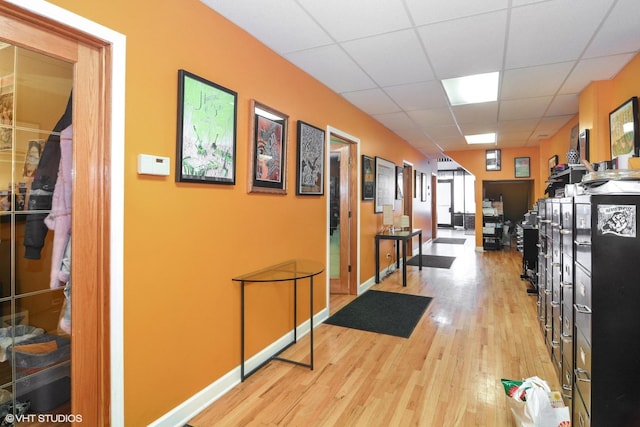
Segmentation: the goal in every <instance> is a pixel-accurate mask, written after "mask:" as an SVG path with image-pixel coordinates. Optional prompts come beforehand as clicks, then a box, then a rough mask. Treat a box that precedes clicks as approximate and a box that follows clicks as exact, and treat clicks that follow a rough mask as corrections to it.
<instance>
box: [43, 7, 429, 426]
mask: <svg viewBox="0 0 640 427" xmlns="http://www.w3.org/2000/svg"><path fill="white" fill-rule="evenodd" d="M53 3H56V4H57V5H59V6H61V7H63V8H66V9H68V10H71V11H72V12H74V13H77V14H79V15H82V16H84V17H86V18H88V19H90V20H92V21H95V22H97V23H100V24H102V25H105V26H107V27H109V28H112V29H113V30H115V31H118V32H120V33H122V34H124V35H126V37H127V67H126V130H125V137H126V141H125V170H124V171H123V173H124V179H125V192H126V193H125V196H124V197H125V214H124V222H125V238H124V259H125V263H124V264H125V265H124V322H125V323H124V334H125V338H124V364H125V366H124V370H125V390H124V396H125V419H126V424H127V425H132V426H138V425H147V424H148V423H149V422H152V421H154V420H156V419H158V418H159V417H161V416H162V415H164V414H166V413H167V412H168V411H170V410H172V409H173V408H175V407H176V406H177V405H179V404H180V403H182V402H184V401H185V400H186V399H188V398H190V397H192V396H193V395H194V394H195V393H197V392H199V391H201V390H202V389H204V388H205V387H206V386H208V385H210V384H211V383H213V382H215V381H216V380H218V379H220V378H221V377H222V376H223V375H225V374H227V373H228V372H230V371H232V370H233V369H235V368H236V367H237V366H238V364H239V359H240V333H239V328H240V290H239V286H238V285H237V284H236V283H234V282H232V281H231V278H232V277H234V276H237V275H240V274H243V273H246V272H249V271H252V270H255V269H258V268H262V267H264V266H268V265H270V264H274V263H277V262H281V261H283V260H286V259H290V258H294V257H305V258H310V259H315V260H319V261H322V262H324V260H325V257H326V251H327V247H326V238H327V237H326V236H327V233H328V231H327V217H326V210H327V208H326V196H323V197H309V196H306V197H300V196H296V195H295V159H296V151H295V141H296V126H295V123H296V121H297V120H299V119H300V120H304V121H306V122H308V123H311V124H313V125H315V126H318V127H321V128H326V126H327V125H331V126H333V127H335V128H337V129H340V130H341V131H343V132H346V133H348V134H350V135H352V136H354V137H357V138H359V139H360V140H361V144H360V145H361V153H362V154H367V155H370V156H382V157H384V158H386V159H387V160H390V161H393V162H395V163H396V164H397V165H401V164H402V162H403V161H408V162H410V163H412V164H413V165H414V168H416V169H418V170H421V171H424V172H427V173H428V174H430V173H431V172H432V171H433V169H434V167H435V162H433V161H432V162H431V164H429V163H428V161H427V159H426V157H425V156H424V155H422V154H421V153H420V152H418V151H417V150H415V149H413V148H411V147H410V146H409V145H408V144H406V143H405V142H404V141H402V140H400V139H399V138H398V137H397V136H396V135H395V134H393V133H391V132H390V131H389V130H387V129H386V128H384V127H383V126H381V125H380V124H379V123H378V122H376V121H374V120H373V119H371V118H370V117H368V116H367V115H365V114H364V113H362V112H361V111H359V110H357V109H356V108H355V107H353V106H352V105H351V104H349V103H347V102H346V101H345V100H343V99H342V98H341V97H339V96H338V95H336V94H335V93H333V92H332V91H330V90H329V89H328V88H327V87H325V86H323V85H322V84H320V83H319V82H317V81H316V80H314V79H312V78H311V77H310V76H309V75H307V74H305V73H303V72H301V71H300V70H298V69H297V68H295V67H294V66H293V65H292V64H291V63H289V62H287V61H285V60H283V59H282V58H280V57H279V56H277V55H276V54H275V53H274V52H273V51H271V50H270V49H267V48H266V47H264V46H263V45H262V44H260V43H259V42H257V41H256V40H255V39H254V38H252V37H251V36H249V35H248V34H246V33H245V32H243V31H241V30H239V29H238V28H237V27H235V26H234V25H232V24H231V23H230V22H228V21H227V20H225V19H223V18H222V17H220V16H219V15H217V14H216V13H215V12H213V11H211V10H210V9H209V8H207V7H206V6H204V5H203V4H202V3H200V2H198V1H195V0H192V1H184V0H164V1H161V2H157V1H154V2H151V1H147V0H139V1H134V2H131V1H128V0H113V1H109V2H95V1H86V2H78V1H75V0H53ZM180 68H183V69H186V70H188V71H190V72H192V73H195V74H197V75H199V76H201V77H204V78H206V79H208V80H211V81H213V82H216V83H218V84H220V85H222V86H225V87H228V88H230V89H232V90H235V91H237V92H238V125H237V169H236V177H237V183H236V185H235V186H225V185H204V184H185V183H179V184H178V183H175V182H174V178H173V177H151V176H139V175H138V174H137V173H136V159H137V155H138V154H140V153H148V154H155V155H161V156H169V157H171V158H172V162H175V147H176V106H177V71H178V69H180ZM251 99H256V100H257V101H260V102H261V103H264V104H266V105H268V106H270V107H272V108H275V109H277V110H279V111H282V112H283V113H286V114H288V115H289V118H290V122H289V138H288V143H289V147H288V164H287V171H288V175H287V184H288V188H289V194H288V195H284V196H283V195H265V194H247V181H246V176H247V173H246V171H247V164H248V146H249V141H250V135H249V127H250V126H249V120H250V114H249V102H250V100H251ZM398 203H399V202H398ZM398 206H399V205H398ZM360 210H361V212H360V213H361V217H360V219H361V230H362V231H361V235H360V239H361V241H360V242H361V259H360V260H359V261H360V270H361V282H364V281H366V280H368V279H370V278H371V277H373V275H374V259H373V246H374V242H373V236H374V234H375V232H376V231H377V230H378V228H379V226H380V224H381V215H374V213H373V203H372V202H362V203H360ZM414 212H415V217H414V223H415V225H416V226H419V227H423V228H425V230H428V229H430V224H431V214H430V202H418V201H416V203H415V205H414ZM427 227H429V228H427ZM429 237H430V234H428V233H425V236H424V239H425V240H426V239H428V238H429ZM325 280H326V275H323V276H322V277H320V279H319V280H318V281H317V282H316V283H322V284H324V282H325ZM265 288H267V287H265ZM269 289H270V290H271V291H272V292H268V291H262V289H259V290H256V291H254V292H255V293H254V295H253V296H252V297H251V300H250V301H249V304H250V303H252V302H253V303H254V304H253V305H252V306H251V309H250V313H251V314H250V315H249V317H250V318H249V319H248V322H254V325H256V328H259V329H256V330H254V332H252V334H251V336H250V337H249V338H250V340H251V341H252V342H250V343H248V351H249V353H250V354H253V353H255V352H257V351H259V350H261V349H262V348H264V347H265V346H266V345H268V344H271V343H272V342H273V341H275V340H276V339H278V338H280V337H281V336H283V335H284V334H285V333H286V332H287V331H288V330H290V329H291V327H292V325H291V324H290V321H289V320H288V319H286V318H285V317H283V316H282V315H279V314H276V313H280V312H281V310H282V309H284V310H286V309H288V308H289V307H290V304H291V293H290V292H288V291H282V287H271V288H269ZM256 297H258V298H256ZM305 297H306V295H305V291H304V290H303V291H302V293H301V295H299V298H300V299H301V300H302V301H304V298H305ZM314 298H315V307H314V311H315V312H316V313H317V312H319V311H321V310H322V309H323V308H325V307H326V305H327V301H326V290H325V288H324V286H316V292H315V293H314ZM301 305H302V307H301V308H300V313H299V317H298V318H299V319H305V318H306V317H307V316H308V308H306V305H305V304H301ZM305 308H306V311H305Z"/></svg>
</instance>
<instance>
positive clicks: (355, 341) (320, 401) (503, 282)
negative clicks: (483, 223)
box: [189, 231, 558, 427]
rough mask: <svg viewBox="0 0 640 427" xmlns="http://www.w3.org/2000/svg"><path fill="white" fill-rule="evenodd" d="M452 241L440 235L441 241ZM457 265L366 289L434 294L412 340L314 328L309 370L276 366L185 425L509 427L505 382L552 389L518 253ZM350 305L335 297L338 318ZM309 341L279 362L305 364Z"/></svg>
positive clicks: (434, 250) (454, 250)
mask: <svg viewBox="0 0 640 427" xmlns="http://www.w3.org/2000/svg"><path fill="white" fill-rule="evenodd" d="M454 234H456V233H455V232H449V231H439V236H440V237H443V236H446V235H454ZM455 237H466V238H467V242H466V243H465V244H464V245H452V244H442V243H438V244H432V243H427V244H425V245H424V252H425V253H431V254H437V255H452V256H455V257H456V260H455V262H454V263H453V265H452V267H451V268H450V269H438V268H424V269H423V270H422V271H421V272H420V271H419V270H418V268H417V267H408V272H407V282H408V283H407V284H408V286H407V287H406V288H403V287H402V282H401V280H402V276H401V272H399V271H397V272H394V273H392V274H390V275H389V276H388V277H386V278H385V279H384V280H382V282H381V283H380V284H379V285H376V286H374V287H373V288H372V289H378V290H386V291H393V292H406V293H410V294H415V295H426V296H431V297H433V298H434V299H433V301H432V302H431V305H430V306H429V308H428V309H427V311H426V312H425V314H424V316H423V318H422V319H421V321H420V322H419V324H418V326H417V327H416V329H415V330H414V332H413V334H412V335H411V337H410V338H409V339H404V338H397V337H392V336H387V335H380V334H375V333H371V332H363V331H358V330H355V329H348V328H342V327H338V326H332V325H325V324H322V325H319V326H318V327H317V328H316V329H315V333H314V340H315V353H314V355H315V369H314V370H313V371H310V370H308V369H306V368H303V367H299V366H295V365H291V364H288V363H283V362H277V361H274V362H271V363H270V364H269V365H267V366H266V367H265V368H263V369H262V370H260V371H258V372H257V373H255V374H254V375H252V376H251V377H250V378H249V379H247V380H246V381H245V382H244V383H242V384H240V385H238V386H237V387H235V388H234V389H233V390H231V391H230V392H229V393H227V394H226V395H225V396H223V397H222V398H220V399H219V400H218V401H216V402H215V403H214V404H213V405H211V406H210V407H209V408H207V409H206V410H205V411H203V412H202V413H200V414H199V415H198V416H197V417H195V418H194V419H192V420H191V421H190V422H189V424H190V425H192V426H195V427H208V426H280V425H282V426H305V427H306V426H367V427H370V426H385V427H387V426H491V427H496V426H512V425H514V423H513V420H512V415H511V413H510V411H509V408H508V403H507V398H506V396H505V394H504V389H503V388H502V385H501V383H500V379H501V378H512V379H521V378H524V377H529V376H533V375H537V376H539V377H541V378H543V379H545V380H547V381H548V382H549V385H550V386H551V387H552V388H553V389H558V381H557V378H556V374H555V371H554V368H553V366H552V364H551V361H550V358H549V354H548V353H547V350H546V348H545V347H544V343H543V337H542V333H541V332H540V329H539V326H538V323H537V320H536V319H537V315H536V297H535V296H531V295H528V294H527V293H526V283H525V282H524V281H521V280H520V272H521V271H520V270H521V258H520V255H519V253H518V252H516V251H515V250H514V249H512V248H511V249H510V248H506V249H505V250H502V251H489V252H476V251H475V242H474V238H473V236H469V235H466V236H465V235H463V234H461V233H458V235H456V236H455ZM351 298H352V297H344V296H335V297H332V298H331V302H330V309H331V312H332V313H334V312H335V311H337V310H338V309H339V308H340V307H341V306H343V305H344V304H346V303H347V302H348V301H349V300H350V299H351ZM306 339H308V337H305V338H303V339H302V341H301V342H300V344H297V345H296V346H294V347H292V348H291V349H289V350H287V351H288V353H286V354H285V356H288V357H291V358H304V357H305V355H306V354H307V352H308V341H306Z"/></svg>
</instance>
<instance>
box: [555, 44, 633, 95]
mask: <svg viewBox="0 0 640 427" xmlns="http://www.w3.org/2000/svg"><path fill="white" fill-rule="evenodd" d="M633 57H634V54H624V55H613V56H605V57H601V58H592V59H583V60H582V61H580V62H578V64H577V65H576V67H575V68H574V69H573V71H572V72H571V74H569V77H568V78H567V81H566V82H565V83H564V85H563V86H562V88H561V89H560V93H563V94H568V93H580V92H582V90H584V88H585V87H587V86H588V85H589V83H591V82H594V81H598V80H610V79H612V78H613V77H615V76H616V74H618V72H619V71H620V70H621V69H622V67H624V66H625V65H626V64H627V63H628V62H629V61H631V59H632V58H633Z"/></svg>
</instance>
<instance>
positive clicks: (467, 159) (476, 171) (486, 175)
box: [446, 147, 546, 248]
mask: <svg viewBox="0 0 640 427" xmlns="http://www.w3.org/2000/svg"><path fill="white" fill-rule="evenodd" d="M491 148H493V147H491ZM485 150H486V149H484V148H483V149H479V150H469V151H448V152H447V153H446V154H447V155H448V156H449V157H451V158H452V159H453V160H455V161H456V162H458V163H459V164H460V165H461V166H462V167H463V168H465V169H466V170H467V171H469V172H470V173H471V174H473V175H475V177H476V186H475V201H476V219H475V229H476V234H475V237H476V243H475V244H476V247H477V248H481V247H482V199H483V183H484V182H485V181H520V180H533V181H534V192H535V194H538V193H539V191H540V189H539V187H540V185H541V184H540V178H539V176H537V171H538V170H539V164H540V160H539V154H538V147H524V148H503V149H501V150H500V151H501V153H500V154H501V158H502V165H501V168H500V170H499V171H487V170H486V164H485ZM516 157H529V158H530V161H531V163H530V167H531V177H529V178H515V158H516ZM545 163H546V162H545Z"/></svg>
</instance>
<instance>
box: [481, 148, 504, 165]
mask: <svg viewBox="0 0 640 427" xmlns="http://www.w3.org/2000/svg"><path fill="white" fill-rule="evenodd" d="M485 168H486V170H488V171H499V170H501V169H502V153H501V151H500V149H499V148H495V149H492V150H486V151H485Z"/></svg>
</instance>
